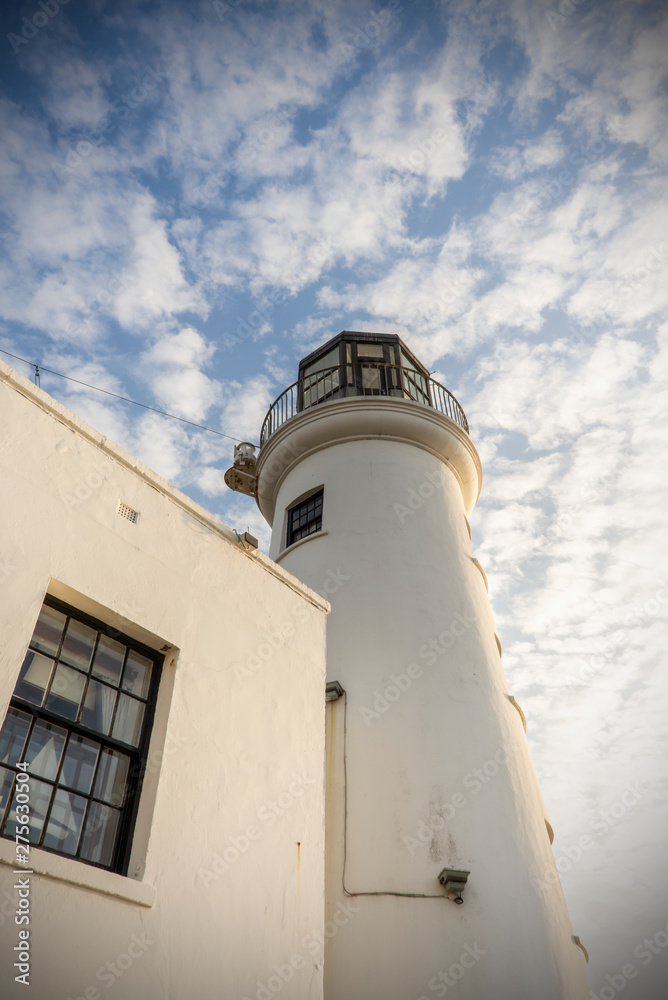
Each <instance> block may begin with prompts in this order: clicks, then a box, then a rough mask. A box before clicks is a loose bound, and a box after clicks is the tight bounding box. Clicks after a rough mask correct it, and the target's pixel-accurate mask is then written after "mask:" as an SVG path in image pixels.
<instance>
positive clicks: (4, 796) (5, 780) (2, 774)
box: [0, 767, 14, 824]
mask: <svg viewBox="0 0 668 1000" xmlns="http://www.w3.org/2000/svg"><path fill="white" fill-rule="evenodd" d="M13 781H14V772H13V771H10V770H8V768H6V767H0V824H2V821H3V819H4V815H5V809H6V808H7V803H8V802H9V796H10V793H11V790H12V782H13Z"/></svg>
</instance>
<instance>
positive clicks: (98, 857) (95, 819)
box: [79, 802, 120, 867]
mask: <svg viewBox="0 0 668 1000" xmlns="http://www.w3.org/2000/svg"><path fill="white" fill-rule="evenodd" d="M119 816H120V813H119V812H118V810H117V809H110V808H109V806H103V805H102V803H101V802H91V806H90V809H89V810H88V818H87V819H86V830H85V832H84V835H83V839H82V841H81V851H80V853H79V857H81V858H85V859H86V861H93V862H95V863H96V864H100V865H107V867H108V866H109V865H110V864H111V862H112V859H113V856H114V845H115V843H116V831H117V829H118V820H119Z"/></svg>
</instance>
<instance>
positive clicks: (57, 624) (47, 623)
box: [30, 605, 67, 656]
mask: <svg viewBox="0 0 668 1000" xmlns="http://www.w3.org/2000/svg"><path fill="white" fill-rule="evenodd" d="M66 619H67V615H64V614H63V613H62V611H56V609H55V608H47V606H46V605H44V607H43V608H42V610H41V611H40V613H39V618H38V619H37V624H36V625H35V631H34V632H33V636H32V639H31V640H30V645H31V646H32V648H33V649H39V650H40V652H42V653H50V654H51V656H55V655H56V653H57V652H58V646H59V645H60V637H61V636H62V634H63V628H64V626H65V621H66Z"/></svg>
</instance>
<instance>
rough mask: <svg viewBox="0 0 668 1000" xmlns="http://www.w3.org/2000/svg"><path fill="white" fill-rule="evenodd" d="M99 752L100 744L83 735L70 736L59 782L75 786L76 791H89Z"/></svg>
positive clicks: (71, 786)
mask: <svg viewBox="0 0 668 1000" xmlns="http://www.w3.org/2000/svg"><path fill="white" fill-rule="evenodd" d="M99 752H100V744H99V743H95V742H94V740H87V739H86V738H85V737H83V736H70V742H69V743H68V744H67V751H66V753H65V760H64V761H63V769H62V771H61V772H60V780H59V784H61V785H68V786H69V787H70V788H76V790H77V791H78V792H85V793H86V794H88V792H90V786H91V784H92V782H93V774H94V773H95V764H96V763H97V757H98V754H99Z"/></svg>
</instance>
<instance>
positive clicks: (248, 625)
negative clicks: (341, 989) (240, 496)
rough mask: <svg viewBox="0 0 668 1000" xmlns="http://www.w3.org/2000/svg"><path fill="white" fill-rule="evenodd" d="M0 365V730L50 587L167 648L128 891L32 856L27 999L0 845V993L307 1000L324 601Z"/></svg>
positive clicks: (319, 870) (70, 864) (313, 974)
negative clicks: (131, 513)
mask: <svg viewBox="0 0 668 1000" xmlns="http://www.w3.org/2000/svg"><path fill="white" fill-rule="evenodd" d="M0 369H1V370H0V374H1V375H2V380H1V381H0V414H1V416H0V434H1V438H0V476H1V480H0V483H1V485H0V508H1V511H2V514H1V517H0V556H1V557H2V560H3V562H2V566H1V572H0V596H1V599H0V655H1V665H0V718H4V714H5V711H6V706H7V704H8V702H9V699H10V697H11V694H12V691H13V688H14V684H15V681H16V677H17V674H18V670H19V668H20V665H21V662H22V660H23V656H24V653H25V649H26V646H27V643H28V641H29V638H30V635H31V633H32V629H33V626H34V623H35V620H36V618H37V615H38V613H39V609H40V607H41V604H42V600H43V598H44V595H45V593H46V592H47V591H48V592H50V593H53V594H54V595H56V596H59V597H61V598H62V599H64V600H67V601H69V603H72V604H74V605H76V606H78V607H80V608H81V610H84V611H87V612H89V613H91V614H94V615H96V616H97V617H100V618H102V619H103V620H105V621H108V622H109V623H110V624H112V625H114V626H115V627H117V628H119V629H121V630H124V631H126V632H128V633H129V634H131V635H134V636H135V637H136V638H139V639H141V640H142V641H144V642H146V643H148V644H149V645H151V646H153V647H154V648H161V647H162V646H163V645H169V649H168V651H167V652H166V658H165V667H164V675H163V678H162V682H161V687H160V694H159V699H158V705H157V710H156V719H155V725H154V731H153V739H152V743H151V751H150V754H149V767H148V771H147V774H146V778H145V783H144V789H143V791H142V796H141V805H140V811H139V817H138V822H137V829H136V832H135V838H134V842H133V856H132V861H131V866H130V873H129V874H130V876H131V877H121V876H119V875H114V874H110V873H105V872H100V871H99V870H96V869H93V868H91V867H90V866H87V865H83V864H81V863H79V862H75V861H72V860H70V859H65V858H59V857H55V856H53V855H50V854H48V853H47V852H43V851H38V850H35V849H33V850H32V852H31V860H32V865H33V868H34V870H35V874H34V875H33V876H32V877H31V896H30V901H31V911H30V913H31V923H30V935H31V936H30V946H31V954H32V960H31V980H30V983H31V984H30V989H29V990H27V989H26V988H25V986H21V985H18V984H15V983H14V979H13V976H14V972H13V970H12V963H13V960H14V958H13V946H14V945H15V944H16V943H17V941H18V927H17V926H16V925H15V923H14V910H15V898H16V891H15V890H14V888H13V885H14V882H15V876H13V874H12V863H13V858H14V848H13V842H11V841H8V840H0V861H1V862H4V863H0V995H1V996H2V997H3V998H7V1000H10V998H15V997H22V998H23V997H25V996H33V997H38V998H39V1000H67V998H68V997H72V998H77V997H85V998H86V1000H98V998H99V997H107V996H109V997H110V998H112V1000H122V998H126V1000H136V998H138V997H142V998H146V1000H158V998H161V1000H162V998H166V997H169V998H170V1000H186V998H188V1000H190V998H192V997H198V998H201V1000H214V998H215V1000H243V998H244V997H250V998H253V1000H255V997H256V996H257V995H258V994H260V995H261V996H262V991H263V990H266V989H268V987H267V986H266V983H267V981H268V980H269V978H270V977H272V976H274V977H277V976H278V977H279V979H275V978H274V980H273V984H274V986H275V985H276V983H277V982H279V981H281V982H282V986H281V992H280V995H281V997H282V998H285V1000H288V998H292V1000H305V998H308V1000H317V998H320V997H321V996H322V975H323V968H322V966H323V948H322V946H321V944H320V943H318V941H317V938H318V937H319V936H320V932H321V929H322V923H323V919H324V917H323V907H324V822H323V815H324V801H323V795H324V777H323V762H324V721H325V708H324V680H325V613H324V612H325V610H326V605H325V604H324V602H322V601H321V600H320V599H319V598H318V597H317V596H316V595H315V594H312V593H310V592H309V591H308V590H307V588H305V587H303V586H302V585H301V584H299V583H298V581H296V580H294V579H292V578H291V577H290V576H289V574H287V573H286V572H285V571H284V570H281V569H280V568H277V567H275V566H273V564H272V563H270V561H269V560H268V559H266V557H264V556H262V555H261V554H258V553H247V552H245V551H243V550H242V548H241V546H240V545H239V544H238V542H237V541H236V539H235V537H234V534H233V532H231V531H230V530H229V529H227V528H226V527H225V526H224V525H222V524H221V523H220V522H218V521H217V520H216V519H215V518H213V517H211V516H210V515H208V514H206V512H205V511H203V510H201V509H200V508H198V507H197V505H195V504H194V503H192V502H191V501H189V500H188V499H187V498H186V497H184V496H182V495H181V494H179V493H178V492H177V491H175V490H174V489H173V488H171V487H169V486H168V484H166V483H164V482H163V481H162V480H160V478H159V477H157V476H155V475H154V474H152V473H150V472H149V470H147V469H145V468H143V467H142V466H140V464H139V463H137V462H136V461H135V460H134V459H132V458H131V457H130V456H128V455H126V454H125V453H123V452H122V451H121V450H120V449H118V448H117V447H116V446H114V445H113V444H111V443H110V442H107V441H105V440H104V439H103V438H101V437H100V436H99V435H97V434H96V432H94V431H92V430H91V429H90V428H88V427H86V425H84V424H83V423H81V422H80V421H78V420H77V418H75V417H74V416H73V415H72V414H69V413H68V411H66V410H64V409H63V408H62V407H60V406H59V405H58V404H56V403H55V402H54V401H53V400H51V399H50V397H48V396H46V394H45V393H42V392H40V391H39V390H36V389H34V387H32V386H31V385H30V383H28V382H26V381H25V380H24V379H21V378H20V377H19V376H16V375H15V373H13V372H12V371H11V369H9V368H7V367H6V366H4V365H2V366H0ZM119 500H122V501H123V502H125V503H126V504H128V505H129V506H130V507H132V508H133V509H135V510H138V511H139V512H140V518H139V521H138V523H137V524H132V523H130V522H129V521H127V520H125V519H124V518H122V517H120V516H119V515H118V513H117V504H118V501H119ZM279 803H280V804H279ZM249 828H250V830H249ZM224 852H227V854H226V857H227V859H228V860H229V859H232V860H231V863H229V864H228V865H227V868H226V869H225V864H226V862H225V861H224V860H222V857H223V853H224ZM217 857H218V860H217ZM128 962H129V964H128ZM291 962H292V964H291ZM110 965H111V967H110Z"/></svg>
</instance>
